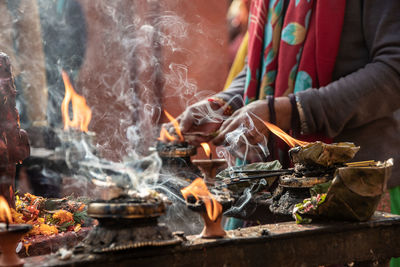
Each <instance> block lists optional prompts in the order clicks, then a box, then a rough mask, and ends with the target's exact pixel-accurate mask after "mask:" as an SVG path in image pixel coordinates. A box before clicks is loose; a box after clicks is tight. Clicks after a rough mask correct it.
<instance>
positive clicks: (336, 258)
mask: <svg viewBox="0 0 400 267" xmlns="http://www.w3.org/2000/svg"><path fill="white" fill-rule="evenodd" d="M399 231H400V216H396V215H390V214H387V213H386V214H385V213H377V214H376V216H374V217H373V218H372V219H371V220H370V221H368V222H362V223H350V222H328V223H318V224H311V225H296V224H295V223H294V222H285V223H277V224H268V225H261V226H256V227H250V228H244V229H240V230H234V231H229V232H228V233H229V237H228V238H224V239H218V240H204V239H199V238H196V237H195V236H189V237H188V242H186V243H184V244H182V245H181V246H177V247H170V248H147V249H137V250H131V251H129V252H124V253H114V254H107V255H100V254H98V255H76V256H74V257H72V258H71V259H70V260H68V261H64V262H62V261H59V260H58V259H57V258H56V257H54V256H47V257H42V258H40V259H38V258H35V257H33V258H27V262H26V264H25V266H35V264H37V262H38V260H42V262H44V263H45V265H43V266H86V267H87V266H110V265H111V264H112V265H118V266H130V265H132V266H133V265H134V266H170V265H173V266H318V265H328V264H341V263H350V262H385V261H387V259H389V258H390V257H393V256H400V238H399V236H398V233H399ZM46 264H47V265H46Z"/></svg>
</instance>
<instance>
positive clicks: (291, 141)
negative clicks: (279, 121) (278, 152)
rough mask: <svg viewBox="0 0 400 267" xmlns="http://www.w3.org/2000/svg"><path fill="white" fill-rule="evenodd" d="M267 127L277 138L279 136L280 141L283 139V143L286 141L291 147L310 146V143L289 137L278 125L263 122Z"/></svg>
mask: <svg viewBox="0 0 400 267" xmlns="http://www.w3.org/2000/svg"><path fill="white" fill-rule="evenodd" d="M263 122H264V124H265V126H267V128H268V129H269V130H270V131H271V132H272V133H274V134H275V135H276V136H278V137H279V138H280V139H282V140H283V141H285V143H286V144H288V145H289V146H290V147H295V146H296V145H299V146H305V145H308V144H309V143H308V142H305V141H300V140H297V139H295V138H293V137H291V136H290V135H288V134H287V133H285V132H284V131H283V130H282V129H281V128H279V127H278V126H276V125H273V124H272V123H269V122H265V121H263Z"/></svg>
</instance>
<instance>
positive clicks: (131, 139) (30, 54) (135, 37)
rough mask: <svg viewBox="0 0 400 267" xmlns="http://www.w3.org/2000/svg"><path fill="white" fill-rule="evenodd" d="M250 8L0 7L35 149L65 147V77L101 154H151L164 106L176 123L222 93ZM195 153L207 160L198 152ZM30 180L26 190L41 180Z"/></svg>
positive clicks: (52, 3)
mask: <svg viewBox="0 0 400 267" xmlns="http://www.w3.org/2000/svg"><path fill="white" fill-rule="evenodd" d="M248 6H249V1H247V0H234V1H231V0H226V1H206V2H205V1H200V0H193V1H184V0H165V1H153V0H147V1H145V0H141V1H132V0H115V1H107V0H96V1H90V0H24V1H22V0H8V1H1V3H0V12H1V14H2V16H0V17H1V18H0V25H1V30H0V40H1V41H0V50H2V51H4V52H5V53H7V54H8V55H9V56H10V58H11V62H12V66H13V70H14V76H15V82H16V86H17V91H18V95H17V108H18V110H19V113H20V117H21V127H22V128H23V129H26V130H27V131H28V133H29V136H30V142H31V147H32V148H34V149H35V148H44V149H54V148H56V147H57V146H59V144H57V140H56V138H54V137H55V136H56V135H57V134H56V133H55V132H56V131H57V129H62V128H63V119H62V115H61V105H62V102H63V99H64V97H65V88H64V82H63V79H62V76H61V73H62V71H65V72H66V74H67V75H68V77H69V79H70V81H71V83H72V85H73V87H74V90H75V91H76V92H77V94H79V95H82V96H83V97H84V98H85V99H86V103H87V106H88V107H89V108H90V109H91V111H92V117H91V121H90V123H89V131H90V132H92V133H94V134H95V136H96V139H95V145H96V150H97V151H98V152H99V153H100V155H101V157H103V158H106V159H109V160H112V161H121V160H123V158H124V157H125V156H127V155H128V154H129V153H130V151H135V153H138V154H143V155H146V153H147V152H148V148H149V146H151V145H153V144H154V141H155V140H156V138H157V137H158V135H159V130H160V128H159V126H160V125H161V124H162V123H163V122H166V121H167V120H166V118H165V117H164V113H163V110H167V111H168V112H169V113H170V114H172V115H173V116H174V117H176V116H178V115H179V114H180V113H181V112H182V111H183V110H184V109H185V108H186V107H187V106H188V105H190V104H192V103H194V102H196V101H198V100H201V99H203V98H206V97H208V96H210V95H213V94H214V93H215V92H218V91H220V90H222V89H223V87H224V83H225V80H226V78H227V75H228V72H229V68H230V65H231V64H232V62H233V60H234V56H235V53H236V50H237V49H238V47H239V46H240V43H241V41H242V38H243V35H244V33H245V31H246V27H247V17H248ZM69 109H71V107H69ZM213 149H215V148H213ZM214 155H215V154H214ZM41 156H42V155H41ZM197 157H198V158H202V157H204V152H203V151H202V150H201V149H199V154H198V155H197ZM41 172H42V173H43V170H41ZM29 176H32V175H28V177H29ZM50 176H52V175H50ZM53 176H54V175H53ZM23 177H24V175H22V178H21V179H19V180H20V181H19V182H20V183H22V184H25V185H26V191H30V189H31V187H32V183H33V184H35V183H37V182H38V181H36V182H35V181H26V182H21V180H24V179H23ZM42 178H43V177H42ZM42 178H40V183H43V179H42ZM52 183H54V182H52ZM57 183H60V181H58V182H57ZM22 188H23V186H22ZM33 191H34V193H42V194H46V192H49V190H40V191H43V192H35V191H37V190H33ZM50 192H52V191H51V190H50ZM56 195H59V194H58V193H57V194H56Z"/></svg>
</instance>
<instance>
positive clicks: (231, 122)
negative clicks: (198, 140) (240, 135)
mask: <svg viewBox="0 0 400 267" xmlns="http://www.w3.org/2000/svg"><path fill="white" fill-rule="evenodd" d="M238 123H239V124H238ZM239 125H240V122H239V121H238V120H236V119H235V118H232V117H231V118H229V119H227V120H226V121H224V123H222V125H221V127H220V128H219V132H218V135H217V136H216V137H215V138H214V139H213V140H212V142H213V144H214V145H217V146H219V145H221V144H223V143H224V141H225V135H226V134H227V133H229V132H231V131H233V130H235V129H236V128H237V127H238V126H239Z"/></svg>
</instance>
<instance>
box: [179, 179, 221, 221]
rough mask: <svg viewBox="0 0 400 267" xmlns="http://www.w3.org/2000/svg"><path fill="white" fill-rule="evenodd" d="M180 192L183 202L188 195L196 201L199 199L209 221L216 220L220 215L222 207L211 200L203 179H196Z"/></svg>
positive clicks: (211, 197)
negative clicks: (204, 207)
mask: <svg viewBox="0 0 400 267" xmlns="http://www.w3.org/2000/svg"><path fill="white" fill-rule="evenodd" d="M181 192H182V195H183V197H184V198H185V200H187V198H188V196H190V195H193V196H194V198H195V199H196V200H199V199H201V200H202V201H203V202H204V205H205V206H206V210H207V215H208V218H210V220H212V221H215V220H217V218H218V217H219V215H220V214H221V213H222V205H221V204H220V203H218V201H217V200H215V199H214V198H213V196H212V195H211V193H210V191H208V189H207V186H206V184H205V183H204V181H203V179H201V178H197V179H196V180H194V181H193V183H191V184H190V185H189V186H187V187H185V188H183V189H181Z"/></svg>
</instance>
